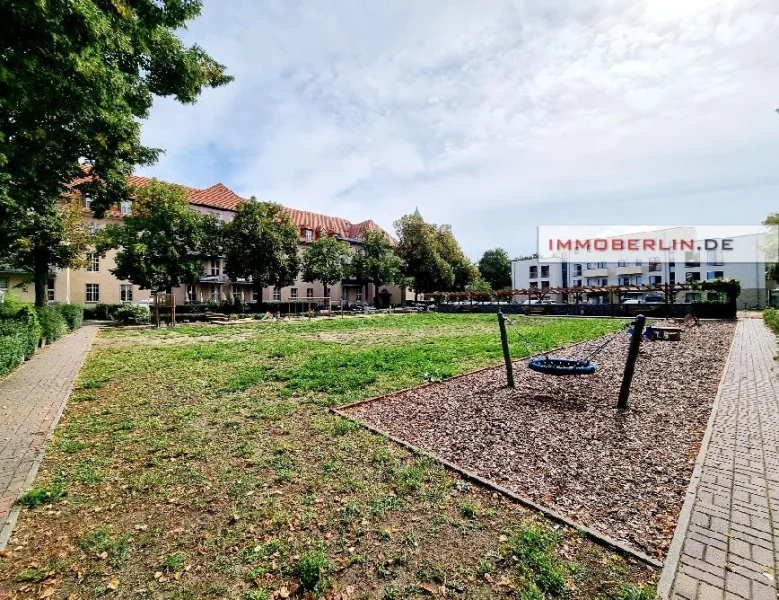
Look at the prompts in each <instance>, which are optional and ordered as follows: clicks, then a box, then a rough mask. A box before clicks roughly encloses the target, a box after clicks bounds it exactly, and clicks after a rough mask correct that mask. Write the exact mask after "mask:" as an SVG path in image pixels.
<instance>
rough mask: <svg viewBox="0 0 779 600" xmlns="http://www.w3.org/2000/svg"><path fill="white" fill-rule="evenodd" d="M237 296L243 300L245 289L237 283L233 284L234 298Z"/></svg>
mask: <svg viewBox="0 0 779 600" xmlns="http://www.w3.org/2000/svg"><path fill="white" fill-rule="evenodd" d="M236 298H240V299H241V302H243V291H242V290H241V286H240V285H238V284H237V283H234V284H233V300H235V299H236Z"/></svg>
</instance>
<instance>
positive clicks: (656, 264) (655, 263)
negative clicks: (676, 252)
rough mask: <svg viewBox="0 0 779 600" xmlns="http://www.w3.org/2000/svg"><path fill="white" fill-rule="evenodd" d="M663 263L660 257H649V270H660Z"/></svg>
mask: <svg viewBox="0 0 779 600" xmlns="http://www.w3.org/2000/svg"><path fill="white" fill-rule="evenodd" d="M661 268H662V264H661V263H660V257H659V256H654V257H652V258H650V259H649V270H650V271H652V272H656V271H660V269H661Z"/></svg>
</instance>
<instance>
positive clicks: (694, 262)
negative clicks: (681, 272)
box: [684, 252, 701, 269]
mask: <svg viewBox="0 0 779 600" xmlns="http://www.w3.org/2000/svg"><path fill="white" fill-rule="evenodd" d="M684 266H685V267H687V268H688V269H694V268H695V267H700V266H701V255H700V252H685V253H684Z"/></svg>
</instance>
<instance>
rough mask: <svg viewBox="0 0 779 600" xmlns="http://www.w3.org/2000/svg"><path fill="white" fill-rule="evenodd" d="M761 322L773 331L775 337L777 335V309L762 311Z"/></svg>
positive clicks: (778, 333) (778, 329) (778, 326)
mask: <svg viewBox="0 0 779 600" xmlns="http://www.w3.org/2000/svg"><path fill="white" fill-rule="evenodd" d="M763 320H764V321H765V324H766V325H768V327H769V328H770V329H771V331H773V332H774V333H775V334H776V335H779V309H776V308H766V309H765V310H764V311H763Z"/></svg>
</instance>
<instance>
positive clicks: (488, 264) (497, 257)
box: [479, 248, 512, 290]
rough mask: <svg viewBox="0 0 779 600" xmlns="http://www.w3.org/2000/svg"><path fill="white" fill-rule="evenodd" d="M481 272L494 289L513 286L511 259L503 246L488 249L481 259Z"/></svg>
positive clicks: (505, 288) (482, 276)
mask: <svg viewBox="0 0 779 600" xmlns="http://www.w3.org/2000/svg"><path fill="white" fill-rule="evenodd" d="M479 274H480V276H481V278H482V279H484V280H485V281H487V282H489V284H490V286H491V288H492V289H493V290H507V289H510V288H511V283H512V282H511V259H510V258H509V254H508V252H506V251H505V250H504V249H503V248H493V249H492V250H487V251H486V252H485V253H484V254H483V255H482V257H481V260H480V261H479Z"/></svg>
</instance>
